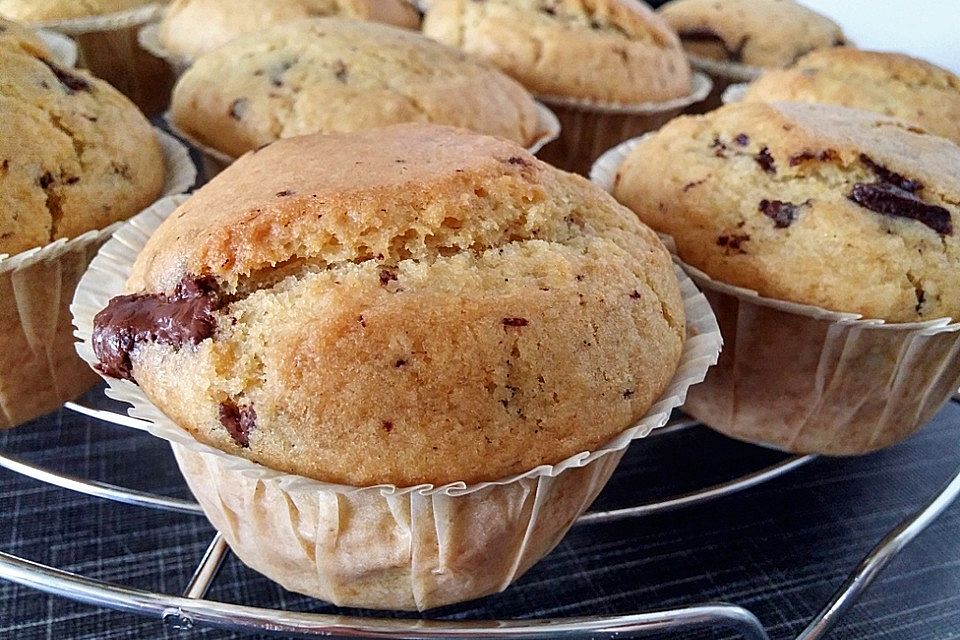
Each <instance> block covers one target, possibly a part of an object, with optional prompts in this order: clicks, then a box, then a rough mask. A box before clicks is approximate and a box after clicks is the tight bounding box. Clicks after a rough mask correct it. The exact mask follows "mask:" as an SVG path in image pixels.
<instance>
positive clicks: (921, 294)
mask: <svg viewBox="0 0 960 640" xmlns="http://www.w3.org/2000/svg"><path fill="white" fill-rule="evenodd" d="M914 292H915V293H916V295H917V306H916V307H914V310H915V311H916V312H917V313H920V309H922V308H923V304H924V303H925V302H926V301H927V292H926V291H924V290H923V288H922V287H921V286H920V285H914Z"/></svg>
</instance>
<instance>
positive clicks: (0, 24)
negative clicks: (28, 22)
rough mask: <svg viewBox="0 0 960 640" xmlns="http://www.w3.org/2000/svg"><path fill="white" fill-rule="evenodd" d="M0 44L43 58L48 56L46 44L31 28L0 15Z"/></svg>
mask: <svg viewBox="0 0 960 640" xmlns="http://www.w3.org/2000/svg"><path fill="white" fill-rule="evenodd" d="M0 46H2V47H7V46H11V47H16V48H19V49H23V50H24V51H27V52H29V53H31V54H34V55H37V56H41V57H44V58H49V57H50V51H49V49H47V46H46V45H45V44H44V43H43V41H42V40H41V39H40V36H39V35H37V32H36V31H34V30H33V29H28V28H27V27H25V26H23V25H21V24H18V23H16V22H13V21H12V20H5V19H3V18H2V17H0Z"/></svg>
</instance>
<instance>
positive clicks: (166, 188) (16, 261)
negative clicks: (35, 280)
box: [0, 127, 197, 273]
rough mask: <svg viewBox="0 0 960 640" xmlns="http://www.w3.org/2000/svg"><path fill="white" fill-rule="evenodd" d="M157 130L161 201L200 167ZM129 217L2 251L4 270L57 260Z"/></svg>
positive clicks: (184, 187)
mask: <svg viewBox="0 0 960 640" xmlns="http://www.w3.org/2000/svg"><path fill="white" fill-rule="evenodd" d="M153 130H154V132H155V133H156V135H157V139H158V141H159V142H160V147H161V149H162V151H163V160H164V165H165V168H166V178H165V179H164V183H163V190H162V191H161V193H160V196H159V198H158V201H159V200H160V199H163V198H166V197H168V196H173V195H177V194H181V193H186V192H187V191H189V190H190V189H192V188H193V185H194V183H196V181H197V168H196V167H195V166H194V165H193V161H192V160H191V159H190V152H189V151H188V150H187V148H186V147H185V146H184V145H183V143H181V142H180V141H179V140H177V139H176V138H174V137H173V136H171V135H169V134H168V133H165V132H164V131H162V130H160V129H158V128H156V127H154V129H153ZM124 222H125V221H124V220H118V221H117V222H114V223H113V224H111V225H109V226H107V227H104V228H103V229H92V230H90V231H87V232H86V233H82V234H80V235H79V236H76V237H74V238H69V239H67V238H61V239H59V240H55V241H54V242H51V243H50V244H47V245H44V246H42V247H34V248H33V249H27V250H26V251H22V252H20V253H18V254H15V255H13V256H10V255H7V254H0V273H8V272H10V271H15V270H18V269H24V268H26V267H29V266H30V265H33V264H36V263H38V262H45V261H49V260H53V259H55V258H57V257H59V256H62V255H64V254H66V253H69V252H70V251H73V250H74V249H76V248H77V247H79V246H81V245H88V244H91V243H93V242H97V241H98V240H102V239H103V238H107V237H109V236H111V235H113V232H114V231H116V230H117V229H118V228H119V227H120V226H121V225H122V224H123V223H124Z"/></svg>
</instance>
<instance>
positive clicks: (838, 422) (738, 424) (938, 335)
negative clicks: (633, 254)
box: [591, 139, 960, 456]
mask: <svg viewBox="0 0 960 640" xmlns="http://www.w3.org/2000/svg"><path fill="white" fill-rule="evenodd" d="M638 143H639V139H638V140H631V141H628V142H626V143H624V144H622V145H620V146H618V147H616V148H614V149H611V150H610V151H609V152H608V153H606V154H604V155H603V156H602V157H601V158H600V159H599V160H598V161H597V163H596V165H595V166H594V168H593V170H592V171H591V179H592V180H593V182H594V183H595V184H597V185H598V186H600V187H601V188H603V189H605V190H606V191H608V192H610V193H613V190H614V187H615V185H616V181H617V172H618V170H619V167H620V165H621V164H622V163H623V161H624V159H625V158H626V157H627V155H628V154H629V153H630V151H631V150H632V149H633V148H634V147H635V146H636V145H637V144H638ZM664 239H665V241H666V242H667V245H668V246H669V247H670V248H671V250H672V251H674V253H675V250H674V248H673V243H672V240H670V239H669V238H668V237H665V238H664ZM675 259H676V258H675ZM677 261H678V262H680V261H679V259H677ZM680 264H681V265H682V266H683V269H684V270H685V271H686V272H687V273H688V274H689V275H690V277H692V278H693V280H694V282H696V283H697V285H698V286H699V287H700V288H701V289H703V291H704V293H705V295H706V296H707V299H708V300H709V301H710V304H711V305H712V306H713V310H714V312H715V313H716V315H717V319H718V321H719V323H720V329H721V332H722V333H723V339H724V344H725V347H724V350H723V353H722V354H721V356H720V362H719V364H718V365H717V366H716V367H714V368H713V369H711V370H710V372H709V373H708V374H707V378H706V380H705V382H704V383H703V384H701V385H699V386H697V387H695V388H694V389H691V391H690V394H689V395H688V397H687V402H686V404H685V405H684V411H686V412H687V413H689V414H690V415H692V416H693V417H695V418H697V419H698V420H700V421H702V422H703V423H705V424H707V425H709V426H710V427H712V428H714V429H716V430H717V431H719V432H721V433H723V434H726V435H728V436H731V437H733V438H737V439H739V440H745V441H747V442H752V443H755V444H761V445H765V446H770V447H774V448H776V449H781V450H783V451H790V452H793V453H819V454H824V455H837V456H846V455H859V454H864V453H869V452H871V451H876V450H877V449H882V448H884V447H887V446H890V445H892V444H895V443H897V442H900V441H902V440H904V439H906V438H907V437H909V436H910V435H912V434H913V433H915V432H916V431H917V430H919V429H920V427H922V426H923V425H924V424H926V423H927V422H928V421H929V420H930V419H931V418H932V417H933V415H934V414H935V413H936V412H937V411H939V410H940V409H941V408H942V407H943V405H944V404H945V403H946V402H947V401H948V400H949V399H950V397H951V396H952V395H953V394H954V393H955V392H956V390H957V387H958V386H960V323H957V322H953V321H952V320H951V319H949V318H943V319H939V320H930V321H927V322H914V323H886V322H884V321H882V320H870V319H864V318H863V317H862V316H860V315H858V314H852V313H839V312H836V311H831V310H829V309H824V308H821V307H816V306H812V305H805V304H798V303H794V302H787V301H784V300H775V299H771V298H766V297H763V296H761V295H759V294H758V293H757V292H756V291H753V290H751V289H746V288H744V287H736V286H733V285H728V284H725V283H722V282H719V281H717V280H714V279H712V278H711V277H710V276H708V275H707V274H705V273H704V272H702V271H700V270H699V269H696V268H694V267H692V266H690V265H686V264H683V263H682V262H680Z"/></svg>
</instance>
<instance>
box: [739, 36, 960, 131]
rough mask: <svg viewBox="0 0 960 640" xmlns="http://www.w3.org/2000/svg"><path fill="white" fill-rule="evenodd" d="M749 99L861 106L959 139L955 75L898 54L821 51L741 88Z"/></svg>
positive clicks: (959, 80)
mask: <svg viewBox="0 0 960 640" xmlns="http://www.w3.org/2000/svg"><path fill="white" fill-rule="evenodd" d="M744 100H747V101H749V102H771V101H778V100H786V101H792V102H820V103H824V104H837V105H840V106H844V107H853V108H857V109H866V110H868V111H875V112H877V113H882V114H884V115H887V116H891V117H894V118H897V119H899V120H904V121H906V122H910V123H912V124H915V125H917V126H919V127H922V128H923V129H926V130H927V131H928V132H929V133H933V134H936V135H938V136H943V137H944V138H949V139H950V140H953V141H954V142H957V143H960V77H957V76H956V75H955V74H953V73H951V72H949V71H947V70H946V69H941V68H940V67H938V66H936V65H933V64H931V63H929V62H926V61H924V60H919V59H917V58H911V57H910V56H906V55H903V54H900V53H888V52H881V51H862V50H860V49H851V48H847V47H839V48H833V49H820V50H817V51H813V52H811V53H809V54H807V55H805V56H803V57H802V58H800V59H799V60H798V61H797V62H796V63H795V64H794V65H792V66H791V67H789V68H787V69H783V70H776V71H768V72H766V73H764V74H763V75H762V76H761V77H760V78H759V79H758V80H756V81H755V82H753V83H752V84H751V85H750V86H749V87H748V88H747V90H746V93H745V95H744Z"/></svg>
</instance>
